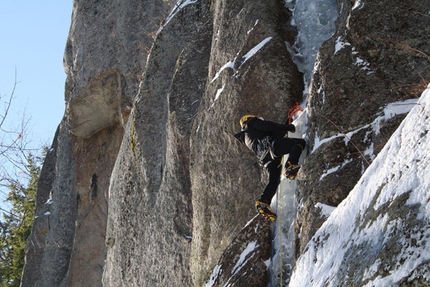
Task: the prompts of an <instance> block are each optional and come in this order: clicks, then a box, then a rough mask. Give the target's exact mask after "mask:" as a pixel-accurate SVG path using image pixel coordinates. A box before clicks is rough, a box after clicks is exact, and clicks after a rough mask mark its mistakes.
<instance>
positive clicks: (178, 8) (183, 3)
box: [163, 0, 198, 26]
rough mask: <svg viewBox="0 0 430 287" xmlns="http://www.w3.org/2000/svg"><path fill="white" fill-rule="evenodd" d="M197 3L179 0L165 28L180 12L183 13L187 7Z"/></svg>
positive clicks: (194, 0)
mask: <svg viewBox="0 0 430 287" xmlns="http://www.w3.org/2000/svg"><path fill="white" fill-rule="evenodd" d="M197 1H198V0H185V1H183V0H179V1H178V2H177V3H176V5H175V7H174V8H173V9H172V12H171V13H170V15H169V16H167V18H166V21H165V23H164V25H163V26H166V25H167V24H168V23H169V22H170V20H172V19H173V18H174V17H175V16H176V14H178V12H179V11H181V10H182V9H183V8H184V7H185V6H188V5H190V4H194V3H197Z"/></svg>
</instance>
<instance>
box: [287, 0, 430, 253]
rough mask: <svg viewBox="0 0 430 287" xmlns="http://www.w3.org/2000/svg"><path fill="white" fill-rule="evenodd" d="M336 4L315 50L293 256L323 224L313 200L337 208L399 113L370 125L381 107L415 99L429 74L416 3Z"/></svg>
mask: <svg viewBox="0 0 430 287" xmlns="http://www.w3.org/2000/svg"><path fill="white" fill-rule="evenodd" d="M338 7H339V18H338V20H337V30H336V33H335V34H334V35H333V37H331V39H329V40H328V41H326V42H325V43H324V44H323V45H322V46H321V48H320V50H319V54H318V60H317V62H318V64H317V66H316V71H315V73H314V76H313V80H312V84H311V87H310V93H309V100H308V107H309V131H308V134H309V148H310V150H311V151H312V152H311V154H310V155H309V157H308V158H307V159H306V161H305V165H304V166H303V169H302V173H301V178H300V180H299V192H300V198H299V200H300V201H301V202H303V208H301V209H300V210H299V212H298V216H297V220H296V234H297V238H296V242H295V245H296V257H298V256H300V254H301V253H302V251H303V249H304V248H305V246H306V244H307V242H308V241H309V240H310V238H311V237H312V236H313V235H314V233H315V231H316V230H317V229H318V228H319V227H320V226H321V224H322V223H323V222H324V221H325V218H324V216H322V215H321V214H320V212H319V210H318V208H317V207H315V206H316V205H317V203H323V204H327V205H330V206H337V205H338V204H339V203H340V202H341V201H342V200H343V199H345V197H346V196H347V195H348V193H349V191H350V190H351V189H352V188H353V187H354V185H355V184H356V183H357V181H358V179H359V178H360V177H361V175H362V173H363V172H364V170H365V169H366V168H367V167H368V166H369V164H370V163H371V162H372V160H373V159H374V157H375V155H377V154H378V153H379V151H380V150H381V149H382V147H383V146H384V144H385V143H386V141H387V139H388V138H389V137H390V135H391V134H392V133H393V131H394V130H395V129H396V128H397V126H398V125H399V123H400V121H401V120H402V119H403V118H404V116H405V114H400V115H385V118H384V121H382V122H377V121H376V119H377V118H378V117H379V116H381V115H383V114H384V108H385V107H386V106H387V105H388V104H390V103H394V102H397V101H399V102H401V101H403V100H406V99H410V98H417V97H419V95H420V94H421V92H422V91H423V90H424V89H425V88H426V83H428V81H429V79H430V69H429V68H428V67H429V65H428V64H429V59H430V58H429V55H430V46H429V44H428V43H429V39H430V38H429V35H430V34H429V31H430V30H429V25H428V24H429V18H428V15H427V16H426V15H424V14H422V12H423V11H426V9H428V7H427V8H426V7H425V5H424V4H423V3H422V2H420V1H409V2H407V3H406V2H403V1H394V2H393V1H378V2H377V3H376V2H372V1H358V2H357V3H356V5H355V6H354V7H351V2H349V1H338ZM380 11H384V14H383V17H381V15H380V14H379V13H380ZM394 19H395V20H394ZM398 104H399V105H402V103H398ZM411 108H412V106H411ZM331 137H333V138H332V139H331V140H330V141H327V142H325V143H323V144H321V141H322V140H323V139H329V138H331ZM332 171H334V172H332Z"/></svg>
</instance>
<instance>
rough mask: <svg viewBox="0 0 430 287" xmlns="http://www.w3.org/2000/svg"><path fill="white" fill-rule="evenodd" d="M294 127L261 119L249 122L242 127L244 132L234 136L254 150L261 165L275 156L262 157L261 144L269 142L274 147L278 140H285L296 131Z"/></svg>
mask: <svg viewBox="0 0 430 287" xmlns="http://www.w3.org/2000/svg"><path fill="white" fill-rule="evenodd" d="M295 130H296V129H295V127H294V125H283V124H278V123H275V122H271V121H265V120H262V119H259V118H252V119H250V120H248V121H247V122H246V123H245V124H244V126H243V127H242V131H241V132H239V133H237V134H235V135H234V136H235V137H236V138H237V139H238V140H239V141H240V142H242V143H244V144H245V145H246V146H247V147H248V148H249V149H250V150H252V151H253V152H254V153H255V154H256V155H257V157H258V158H259V160H260V162H261V164H265V163H266V162H268V161H269V160H271V159H273V157H274V155H273V154H272V156H270V153H269V154H268V155H263V156H262V155H261V144H262V142H263V141H264V140H267V141H268V143H269V145H270V146H272V145H273V143H274V141H275V140H276V139H277V138H283V137H285V135H286V134H287V133H288V132H289V131H291V132H293V131H295Z"/></svg>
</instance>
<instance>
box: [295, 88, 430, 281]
mask: <svg viewBox="0 0 430 287" xmlns="http://www.w3.org/2000/svg"><path fill="white" fill-rule="evenodd" d="M405 103H406V105H405ZM410 105H412V106H413V108H412V110H411V111H410V112H409V114H408V115H407V116H406V118H405V120H404V121H403V122H402V123H401V124H400V126H399V128H398V129H397V130H396V131H395V132H394V133H393V135H392V136H391V138H390V140H389V141H388V142H387V144H386V145H385V147H384V148H383V149H382V150H381V152H380V153H379V155H378V156H377V157H376V158H375V160H374V161H373V163H372V164H371V165H370V166H369V167H368V168H367V170H366V171H365V173H364V174H363V176H362V177H361V179H360V180H359V181H358V183H357V184H356V186H355V187H354V189H353V190H352V191H351V192H350V194H349V196H348V197H347V198H346V199H345V200H344V201H343V202H342V203H341V204H339V206H338V207H337V208H336V209H335V210H333V211H332V212H331V214H330V216H329V217H328V219H327V221H326V222H325V223H324V224H323V225H322V227H321V228H320V229H319V230H318V231H317V232H316V234H315V235H314V237H313V238H312V240H311V241H310V242H309V243H308V245H307V247H306V251H305V252H304V253H303V254H302V256H301V257H300V258H299V260H298V261H297V264H296V269H295V270H294V273H293V275H292V278H291V282H290V285H289V287H295V286H300V287H302V286H315V287H319V286H338V285H342V282H339V278H341V277H342V275H345V274H346V273H345V272H346V271H345V270H346V268H348V266H346V263H345V259H347V258H351V256H354V254H357V253H356V252H357V250H360V251H358V252H360V253H362V252H366V253H365V256H363V257H362V258H363V260H364V261H367V262H373V263H371V264H369V265H368V266H367V267H365V268H363V270H364V271H363V274H362V278H361V279H360V280H361V282H364V280H366V285H365V286H396V285H398V283H399V282H400V281H401V280H403V279H404V278H408V280H413V279H414V278H418V277H423V278H426V279H427V280H430V274H424V273H423V272H421V273H420V272H415V269H416V267H417V266H425V264H426V263H428V262H429V261H430V228H429V227H430V222H429V218H430V203H429V202H430V177H429V176H428V171H429V170H430V154H429V153H428V147H429V146H430V132H429V127H430V85H429V88H428V89H427V90H426V91H424V92H423V94H422V96H421V98H420V100H419V101H418V103H417V104H415V103H414V102H413V100H410V101H405V102H401V104H399V102H397V103H392V104H390V105H387V106H386V108H385V109H384V111H383V115H381V117H380V118H384V117H388V118H391V117H392V116H393V114H397V113H403V112H405V111H406V110H408V109H409V107H407V106H410ZM399 155H401V156H399ZM405 195H406V197H405ZM401 196H404V198H406V199H407V201H406V202H404V203H402V205H401V207H403V209H402V210H403V212H404V211H407V210H410V212H409V213H408V214H404V213H401V212H400V210H399V214H397V215H396V216H394V215H393V214H390V213H388V212H379V213H375V215H376V217H375V218H372V219H371V220H369V219H367V218H366V216H368V212H369V211H375V210H378V209H379V210H385V209H389V208H391V209H393V208H398V207H397V205H396V204H398V203H399V200H400V198H401ZM393 204H394V205H393ZM401 207H399V208H401ZM378 214H379V215H378ZM411 220H416V224H414V226H412V228H411V226H409V225H410V222H409V223H408V222H407V221H411ZM420 221H421V222H420ZM352 222H361V223H362V225H360V226H357V225H356V224H352ZM408 224H409V225H408ZM405 232H406V233H405ZM390 242H395V244H396V245H397V246H399V248H398V250H396V251H393V254H392V255H391V258H386V257H379V254H380V252H382V253H383V252H386V251H384V248H387V246H388V245H387V244H389V243H390ZM363 248H364V249H363ZM396 249H397V248H396ZM360 253H358V255H357V256H360ZM372 260H373V261H372ZM365 263H366V262H363V264H365ZM385 267H386V268H388V270H390V272H386V273H384V276H383V277H382V276H377V274H378V272H381V268H385ZM357 280H358V279H357Z"/></svg>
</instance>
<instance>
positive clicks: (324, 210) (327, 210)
mask: <svg viewBox="0 0 430 287" xmlns="http://www.w3.org/2000/svg"><path fill="white" fill-rule="evenodd" d="M314 207H315V208H319V209H321V211H320V213H321V215H322V216H324V217H329V216H330V214H331V213H332V211H333V210H335V209H336V207H334V206H330V205H327V204H323V203H321V202H318V203H317V204H315V206H314Z"/></svg>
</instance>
